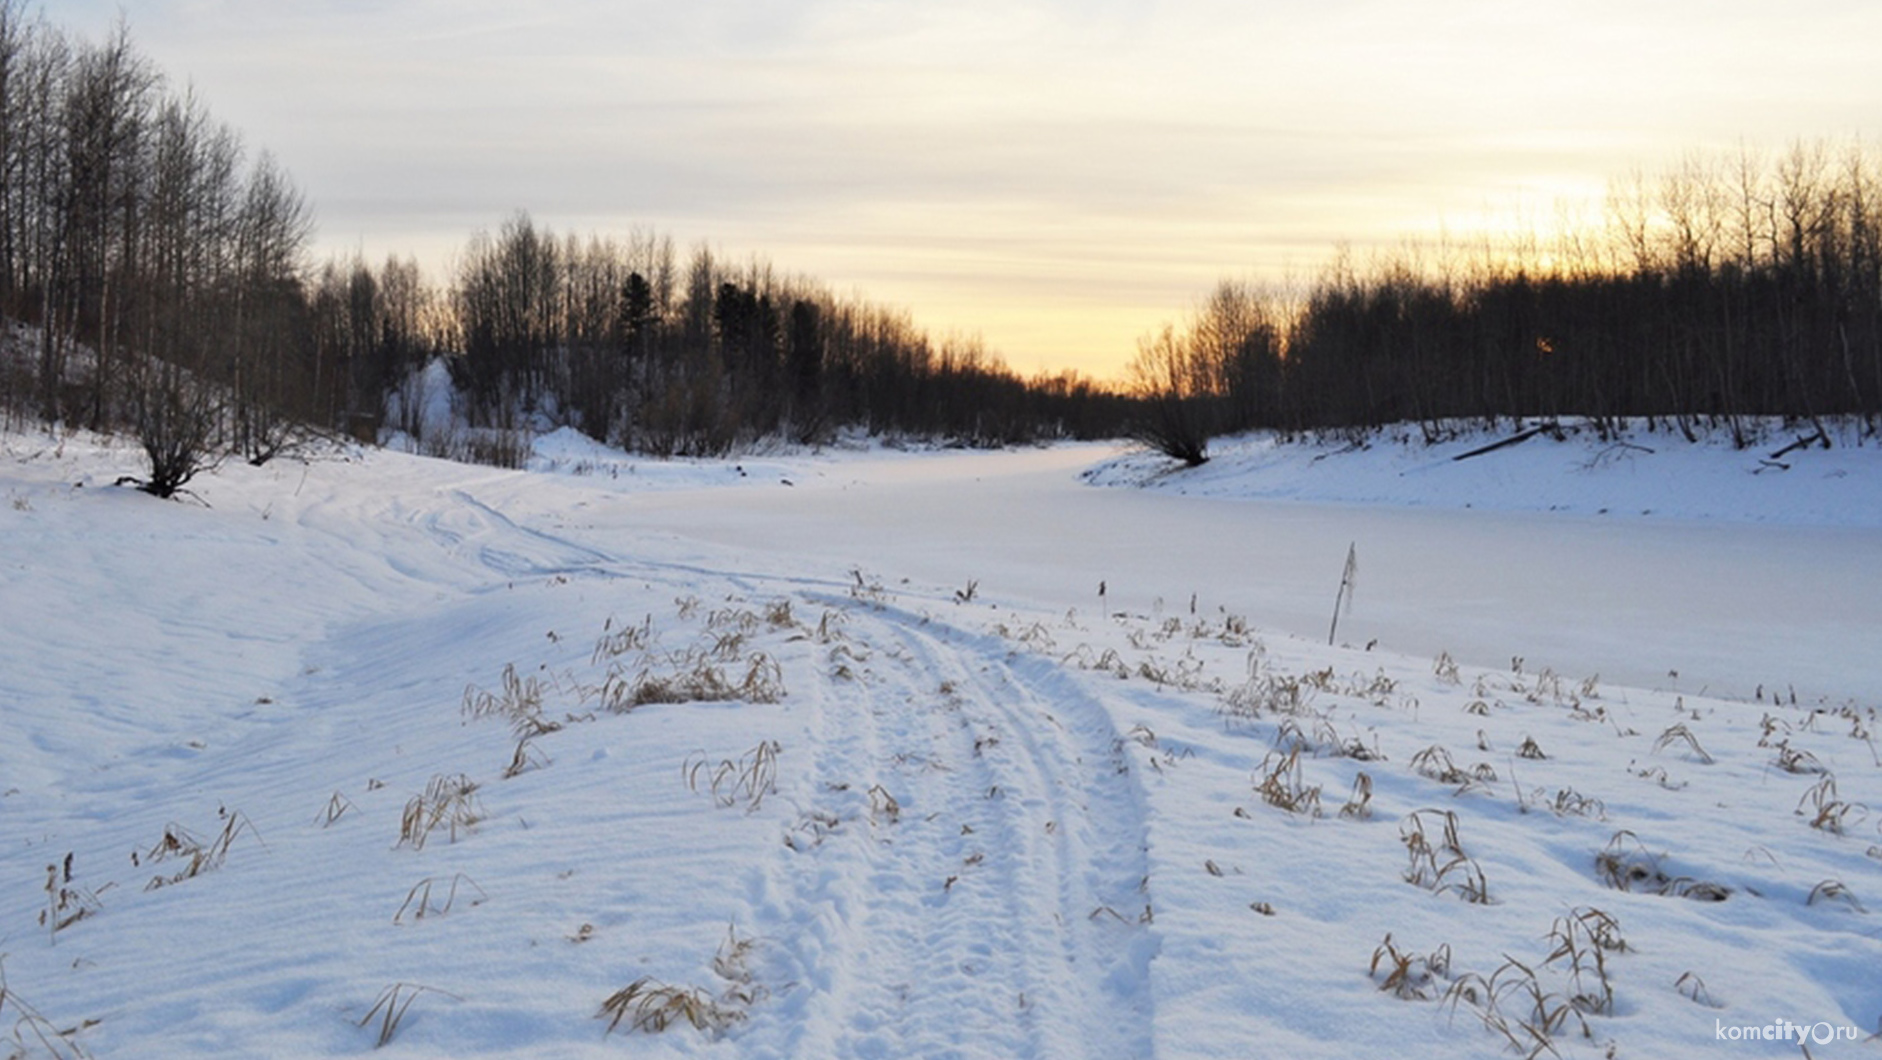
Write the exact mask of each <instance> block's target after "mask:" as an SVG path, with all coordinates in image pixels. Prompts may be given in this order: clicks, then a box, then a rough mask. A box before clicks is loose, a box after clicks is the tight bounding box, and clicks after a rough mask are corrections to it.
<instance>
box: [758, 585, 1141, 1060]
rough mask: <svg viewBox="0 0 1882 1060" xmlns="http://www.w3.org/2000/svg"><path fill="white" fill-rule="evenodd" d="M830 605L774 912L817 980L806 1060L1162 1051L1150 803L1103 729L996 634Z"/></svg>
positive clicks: (1097, 711)
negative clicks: (1154, 1017) (811, 757)
mask: <svg viewBox="0 0 1882 1060" xmlns="http://www.w3.org/2000/svg"><path fill="white" fill-rule="evenodd" d="M813 602H820V603H826V604H828V605H829V606H832V607H841V606H842V603H841V602H840V601H838V600H813ZM832 613H833V614H839V615H845V616H847V620H846V621H843V622H842V623H841V626H842V635H841V639H840V640H837V641H836V642H835V643H834V645H833V646H831V647H830V648H829V650H828V651H827V652H825V653H824V654H825V656H826V660H825V662H826V667H827V668H826V669H825V670H824V671H823V672H824V674H825V677H824V679H823V680H822V681H820V682H819V683H818V686H817V688H816V689H815V690H814V691H813V692H812V693H811V696H810V698H811V699H812V700H813V704H812V708H813V709H814V710H815V711H816V713H817V721H816V724H815V731H816V735H815V737H814V739H813V746H814V747H815V748H816V752H815V754H816V761H815V766H814V768H813V771H812V775H811V777H810V785H809V787H808V790H807V791H806V792H805V793H803V794H802V795H800V796H799V799H800V805H799V806H798V814H799V820H798V827H797V828H795V829H794V830H793V832H792V833H791V835H790V836H789V840H788V843H787V845H786V849H787V850H789V851H790V852H791V857H790V858H789V859H787V860H788V862H789V864H787V866H786V871H785V873H784V877H785V883H784V885H783V890H784V895H783V900H782V907H781V908H780V909H778V910H776V911H775V914H774V915H776V916H778V917H780V918H783V919H785V920H788V921H790V922H792V923H794V924H795V926H796V928H797V929H798V930H799V931H801V932H802V933H803V936H804V937H801V938H795V939H787V945H788V946H789V948H790V949H791V950H792V951H793V952H794V953H796V954H797V955H798V956H799V959H800V960H801V961H802V963H803V965H804V970H805V974H806V976H807V978H809V979H810V980H811V981H812V982H813V983H814V984H815V985H816V986H817V988H818V989H817V992H816V994H815V996H813V997H811V998H809V999H807V1000H806V1001H805V1002H804V1003H803V1008H804V1011H803V1020H802V1023H801V1025H800V1031H801V1035H802V1039H801V1040H800V1041H797V1042H794V1043H793V1048H792V1052H793V1054H794V1055H800V1056H831V1057H905V1056H951V1055H988V1056H992V1055H997V1056H1010V1057H1051V1056H1068V1055H1076V1056H1085V1057H1094V1058H1103V1057H1138V1056H1146V1055H1149V1053H1150V1052H1151V1048H1150V1041H1151V1022H1150V1011H1149V1006H1150V1002H1149V976H1148V963H1149V959H1150V957H1151V956H1152V955H1153V953H1154V946H1155V942H1154V934H1153V933H1152V931H1151V929H1150V928H1149V926H1148V924H1147V923H1146V922H1144V920H1143V919H1142V918H1141V917H1140V911H1141V910H1145V909H1148V908H1149V896H1148V893H1147V891H1148V882H1149V877H1148V871H1147V869H1146V867H1145V851H1146V848H1147V837H1146V832H1145V822H1144V810H1143V799H1142V793H1141V792H1140V791H1139V790H1138V789H1137V788H1136V786H1135V781H1134V779H1133V778H1132V777H1131V776H1130V773H1129V770H1127V769H1125V770H1120V769H1118V768H1117V759H1116V754H1117V751H1116V748H1117V745H1118V743H1119V741H1118V736H1117V733H1116V732H1115V731H1114V730H1113V729H1112V728H1111V724H1110V720H1109V717H1108V715H1107V714H1106V713H1105V711H1104V710H1103V709H1102V708H1101V707H1100V706H1099V705H1098V704H1097V703H1095V702H1093V701H1092V700H1090V699H1089V698H1088V697H1086V696H1084V695H1083V694H1082V693H1080V692H1079V691H1078V690H1077V689H1075V688H1073V687H1072V686H1071V685H1070V684H1069V683H1068V682H1066V681H1064V680H1062V679H1059V678H1058V677H1057V676H1056V675H1055V674H1054V673H1053V672H1052V669H1051V668H1050V667H1049V666H1042V665H1039V664H1038V663H1037V662H1036V661H1033V660H1024V659H1020V660H1015V659H1013V658H1012V655H1011V646H1010V645H1009V644H1006V643H1004V642H1002V641H999V640H996V639H994V638H990V637H988V636H986V635H984V634H972V633H968V632H965V631H963V630H960V629H958V628H953V627H950V626H947V625H945V624H944V623H942V622H940V621H937V620H932V619H929V618H925V617H919V616H916V615H913V614H910V613H908V612H905V611H901V610H899V609H895V608H892V607H886V606H875V605H868V606H864V607H862V608H860V609H858V608H854V607H852V608H849V609H846V610H841V611H834V612H832ZM802 705H803V704H800V706H802Z"/></svg>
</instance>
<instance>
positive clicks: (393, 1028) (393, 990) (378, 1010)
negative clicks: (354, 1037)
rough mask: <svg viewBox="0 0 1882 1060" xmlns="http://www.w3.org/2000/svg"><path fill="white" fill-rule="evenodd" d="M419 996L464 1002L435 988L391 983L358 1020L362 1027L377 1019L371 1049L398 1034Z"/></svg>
mask: <svg viewBox="0 0 1882 1060" xmlns="http://www.w3.org/2000/svg"><path fill="white" fill-rule="evenodd" d="M420 994H438V995H440V996H443V997H448V998H450V999H451V1000H453V1001H462V1000H464V999H463V998H461V997H458V996H457V995H456V994H452V993H449V992H447V991H444V990H439V989H438V988H436V987H431V986H420V985H418V984H416V983H405V982H399V983H393V984H392V985H391V986H388V987H386V988H385V989H384V990H381V991H379V999H378V1000H377V1001H374V1002H373V1004H372V1008H371V1009H369V1010H368V1011H367V1012H366V1015H365V1016H363V1017H361V1018H360V1021H359V1024H358V1025H359V1026H361V1027H364V1026H366V1025H367V1024H368V1023H371V1022H373V1020H374V1019H378V1021H379V1040H378V1041H376V1042H374V1043H373V1048H375V1049H378V1048H381V1047H383V1046H384V1045H385V1044H386V1043H387V1042H390V1041H391V1040H392V1036H393V1035H395V1034H397V1033H399V1024H400V1023H402V1022H404V1020H405V1013H406V1012H408V1011H409V1010H410V1009H411V1007H412V1002H414V1001H417V1000H418V996H419V995H420Z"/></svg>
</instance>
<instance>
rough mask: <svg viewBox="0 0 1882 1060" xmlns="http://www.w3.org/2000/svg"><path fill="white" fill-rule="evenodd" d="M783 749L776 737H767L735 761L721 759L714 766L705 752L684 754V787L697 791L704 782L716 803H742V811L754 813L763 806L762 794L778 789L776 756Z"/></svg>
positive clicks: (727, 804) (728, 805) (726, 804)
mask: <svg viewBox="0 0 1882 1060" xmlns="http://www.w3.org/2000/svg"><path fill="white" fill-rule="evenodd" d="M783 750H784V747H783V745H781V744H779V743H778V742H777V741H776V740H766V741H764V742H762V743H760V744H758V746H756V747H753V748H752V749H751V750H749V751H746V752H745V753H744V754H742V755H739V756H738V759H737V760H736V761H734V760H732V759H730V758H724V759H720V760H719V762H718V764H717V765H714V764H712V760H711V759H709V758H707V757H706V756H705V755H704V754H701V753H698V752H695V753H694V754H691V755H688V756H686V761H685V762H683V763H681V765H680V774H681V776H682V777H684V778H685V780H686V787H687V789H688V790H691V791H699V790H700V788H701V785H702V784H703V785H704V787H705V788H706V790H707V791H709V792H710V793H711V795H712V801H713V803H714V804H715V805H718V806H724V807H732V806H737V805H738V804H740V803H744V804H745V812H747V813H752V812H755V811H756V810H757V809H758V808H759V807H760V806H762V805H764V801H765V796H767V795H770V794H772V793H774V792H776V791H777V790H778V755H779V753H781V752H782V751H783Z"/></svg>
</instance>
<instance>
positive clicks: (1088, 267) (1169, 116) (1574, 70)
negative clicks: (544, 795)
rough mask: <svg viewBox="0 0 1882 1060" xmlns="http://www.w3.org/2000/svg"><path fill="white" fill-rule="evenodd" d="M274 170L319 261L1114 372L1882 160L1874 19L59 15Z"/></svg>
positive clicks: (671, 12) (1705, 15)
mask: <svg viewBox="0 0 1882 1060" xmlns="http://www.w3.org/2000/svg"><path fill="white" fill-rule="evenodd" d="M120 11H121V12H122V13H123V14H124V16H125V17H126V18H127V19H128V21H129V23H130V27H131V34H132V38H133V40H134V41H135V42H136V44H137V45H138V47H139V49H140V50H141V51H142V52H143V53H144V54H146V55H147V56H149V57H150V58H151V59H153V60H154V61H155V62H156V63H157V64H158V65H160V66H161V67H162V68H163V69H164V71H165V72H166V73H167V74H168V75H169V76H170V77H171V78H172V79H173V81H174V82H176V83H178V84H183V83H190V84H193V85H194V86H195V89H196V91H197V93H198V94H199V95H200V96H201V97H202V98H203V99H204V101H205V102H206V103H207V104H208V106H209V108H210V110H211V111H212V112H213V113H214V114H215V115H216V116H217V117H218V118H219V119H221V120H222V121H224V122H227V123H228V124H230V125H232V126H234V127H235V128H237V129H238V130H240V131H241V133H242V134H243V136H244V138H245V141H246V142H247V144H248V145H249V147H250V149H251V150H259V149H262V148H266V149H268V150H270V151H272V152H273V153H274V154H275V155H276V156H277V158H278V159H279V160H280V161H281V162H282V164H283V165H284V166H285V167H286V168H287V170H288V171H289V172H290V173H291V174H292V175H293V176H294V179H295V181H296V182H297V183H298V184H299V186H300V187H301V188H302V190H303V191H304V192H305V193H306V195H307V198H308V200H309V201H310V203H311V205H312V206H313V208H314V211H315V214H316V217H317V218H318V223H319V228H318V233H317V236H316V244H317V251H318V252H319V253H320V254H321V255H322V256H323V257H324V256H325V255H326V254H328V253H348V254H350V253H351V252H352V251H354V250H360V251H362V252H364V254H365V255H366V256H367V258H368V260H372V261H377V260H380V259H382V258H383V257H384V256H385V255H386V254H387V253H389V252H396V253H399V254H401V255H413V256H416V257H417V258H418V259H419V261H420V262H421V263H422V264H423V265H425V266H426V268H427V269H428V270H430V271H431V272H432V273H433V274H434V277H436V278H438V279H442V278H443V276H444V274H445V272H446V270H447V269H448V268H449V267H450V261H451V257H452V255H453V253H454V251H455V250H456V249H457V248H459V247H461V246H462V245H463V244H464V242H465V241H466V240H467V238H468V237H469V236H470V234H471V233H472V232H474V231H476V230H478V229H489V230H494V229H496V228H497V227H498V226H499V225H500V224H501V223H502V222H503V220H504V219H505V218H507V217H508V216H510V215H511V214H512V213H514V212H515V211H517V210H519V209H520V210H527V211H529V213H530V214H531V215H532V216H533V217H534V218H535V219H536V221H537V222H539V223H541V224H545V225H548V226H550V227H553V228H554V229H556V230H557V231H558V232H569V231H574V232H578V233H582V234H587V233H589V232H595V233H599V234H609V233H616V234H625V233H626V232H628V231H629V230H631V229H634V228H641V229H646V228H652V229H656V230H658V231H659V232H661V233H662V234H666V235H671V236H673V237H674V238H675V240H676V241H677V242H678V243H679V244H680V245H681V247H682V248H683V249H684V248H686V247H689V246H691V245H692V244H695V243H699V242H705V243H707V244H709V245H711V246H712V247H713V248H714V249H715V250H716V251H719V252H721V253H723V254H726V255H729V256H730V257H731V258H732V259H734V260H744V259H746V258H748V257H749V256H751V255H754V254H756V255H760V256H762V257H764V258H766V259H768V260H769V261H770V262H771V263H772V264H773V265H774V266H775V267H777V268H778V269H780V270H782V271H786V272H791V273H799V274H805V275H808V276H811V277H814V278H816V279H819V280H821V281H823V282H825V283H826V284H828V285H829V286H830V287H832V288H833V289H835V290H836V291H838V292H840V293H852V292H853V293H860V294H862V295H863V296H865V297H867V298H869V299H870V300H872V301H875V302H880V303H886V304H891V305H896V306H900V307H903V308H906V309H908V310H909V311H910V312H911V313H912V314H913V315H914V318H915V320H916V321H917V322H918V323H920V324H922V325H923V326H925V327H927V328H929V329H930V330H931V331H933V332H936V333H937V334H939V333H945V332H948V331H958V332H964V333H978V334H979V335H981V336H983V337H984V339H985V340H986V343H987V345H988V347H989V348H990V349H992V350H994V351H997V352H999V353H1001V354H1003V355H1004V356H1005V357H1006V359H1007V361H1008V362H1009V363H1010V364H1012V365H1013V367H1015V368H1017V369H1019V370H1020V371H1022V372H1032V371H1035V370H1038V369H1042V368H1045V369H1052V370H1057V369H1059V368H1064V367H1074V368H1078V369H1081V370H1083V371H1087V372H1090V373H1092V374H1097V375H1108V374H1112V373H1114V372H1115V371H1117V370H1118V368H1119V367H1120V366H1121V365H1122V364H1123V363H1124V362H1125V361H1126V360H1128V358H1129V357H1130V355H1131V353H1132V352H1133V351H1134V349H1135V348H1136V340H1137V338H1138V336H1140V335H1143V334H1146V333H1148V332H1150V331H1152V330H1153V329H1155V328H1156V327H1158V326H1159V325H1160V324H1161V323H1163V322H1165V321H1169V320H1173V319H1175V318H1177V317H1179V316H1180V315H1182V314H1183V313H1184V312H1185V311H1186V310H1187V309H1189V308H1190V307H1191V306H1192V305H1193V304H1194V303H1195V302H1196V301H1197V300H1198V299H1200V298H1201V297H1202V296H1203V295H1205V294H1206V293H1207V291H1208V289H1209V288H1210V287H1211V286H1213V285H1214V283H1215V282H1216V281H1217V280H1218V279H1221V278H1223V277H1226V276H1236V277H1257V278H1274V279H1280V278H1284V277H1288V276H1292V277H1295V278H1305V277H1310V276H1311V275H1312V274H1313V273H1314V272H1315V271H1316V270H1317V269H1318V268H1319V267H1320V266H1321V265H1323V264H1324V263H1325V262H1326V261H1327V260H1328V259H1329V258H1330V257H1331V256H1332V254H1333V251H1334V248H1335V246H1336V244H1339V243H1342V242H1344V243H1346V244H1350V245H1351V246H1352V247H1354V248H1358V249H1363V248H1366V247H1372V246H1380V245H1391V244H1394V243H1397V242H1399V241H1400V240H1403V239H1406V238H1412V237H1421V236H1425V237H1428V236H1433V235H1435V234H1436V233H1438V232H1439V231H1440V229H1441V228H1442V229H1444V230H1448V231H1451V232H1453V233H1458V232H1462V231H1468V230H1471V229H1472V228H1477V227H1481V226H1483V225H1484V224H1485V223H1486V220H1485V219H1486V218H1489V219H1491V220H1490V221H1489V222H1488V223H1510V222H1513V221H1517V220H1520V219H1523V218H1528V219H1530V220H1533V219H1534V218H1535V217H1537V216H1544V217H1545V218H1546V217H1547V216H1552V215H1553V214H1554V212H1555V208H1556V205H1555V204H1556V203H1557V202H1558V200H1564V199H1566V200H1572V201H1580V202H1591V201H1593V200H1596V199H1598V198H1599V197H1600V195H1601V194H1602V193H1603V191H1604V190H1605V188H1606V186H1607V183H1608V181H1609V180H1610V178H1616V177H1621V176H1624V175H1626V173H1627V172H1628V171H1630V170H1632V169H1636V168H1639V169H1644V170H1646V171H1647V172H1649V173H1653V172H1657V171H1659V170H1661V169H1664V168H1666V167H1668V166H1669V165H1671V164H1672V163H1673V162H1675V161H1676V160H1677V159H1678V158H1679V157H1680V156H1682V155H1684V154H1686V153H1689V152H1692V151H1736V150H1737V148H1738V146H1739V145H1740V144H1741V143H1744V144H1747V145H1749V146H1751V147H1753V148H1758V149H1764V150H1769V151H1776V150H1781V149H1782V148H1784V147H1785V146H1786V145H1787V144H1789V143H1790V142H1791V141H1792V140H1794V139H1799V138H1802V139H1807V140H1814V139H1820V138H1821V139H1830V140H1834V141H1839V142H1848V141H1851V140H1853V139H1855V138H1857V137H1863V138H1865V139H1868V140H1871V141H1872V140H1874V139H1875V138H1876V137H1878V136H1882V3H1878V2H1876V0H1787V2H1785V3H1781V4H1780V3H1773V2H1770V0H1758V2H1743V0H1676V2H1656V0H1559V2H1530V0H1444V2H1414V0H1320V2H1307V0H1297V2H1281V0H1240V2H1204V0H1165V2H1156V0H1084V2H1071V0H1006V2H1001V3H991V2H985V0H950V2H946V3H938V2H914V0H803V2H778V0H741V2H714V0H665V2H662V3H646V2H642V0H529V2H526V3H523V2H514V3H512V2H497V0H477V2H464V0H294V2H286V0H281V2H275V0H121V2H110V0H45V3H44V12H45V14H46V15H47V16H48V17H49V19H50V20H52V21H53V22H55V23H57V24H59V25H61V26H63V27H65V28H66V29H68V30H71V31H74V32H76V33H78V34H80V35H82V36H85V37H87V38H90V39H94V40H96V39H99V38H101V37H102V36H103V35H104V33H105V32H106V30H108V28H109V27H110V25H111V23H112V21H113V20H114V19H115V18H116V17H117V16H118V14H119V12H120Z"/></svg>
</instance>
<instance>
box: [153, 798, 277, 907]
mask: <svg viewBox="0 0 1882 1060" xmlns="http://www.w3.org/2000/svg"><path fill="white" fill-rule="evenodd" d="M216 813H217V815H218V816H219V817H220V818H221V819H222V830H221V831H219V832H217V833H216V837H215V838H214V839H212V840H210V841H209V842H207V843H205V842H203V841H202V839H200V838H199V837H198V836H197V835H196V834H195V833H193V832H191V831H190V830H189V829H187V828H184V827H183V826H182V825H180V824H175V823H171V824H168V825H166V826H164V830H163V837H162V838H161V839H158V840H157V842H156V843H155V844H154V845H152V846H151V848H150V850H149V851H148V852H146V853H145V855H144V860H146V861H149V862H152V863H156V862H162V861H167V860H170V859H172V858H177V859H182V860H184V861H185V862H186V864H185V865H184V866H183V868H181V869H179V870H178V871H176V872H173V873H171V874H169V875H167V876H164V875H158V876H153V877H151V880H150V882H149V883H147V884H145V885H144V889H145V890H146V891H154V890H156V889H157V888H159V887H168V886H170V885H171V884H176V883H182V882H183V881H184V880H190V879H195V878H196V877H198V876H201V875H202V874H203V873H205V872H210V871H213V870H215V869H219V868H221V867H222V863H223V862H225V861H227V860H228V858H229V848H230V847H231V846H233V845H234V844H235V840H236V838H237V837H238V836H240V835H242V834H243V833H247V834H249V835H252V836H254V837H255V841H256V842H258V843H261V833H260V832H258V831H256V830H255V824H254V822H252V821H250V820H249V819H248V815H247V814H245V813H243V812H241V811H240V810H235V811H230V810H228V809H225V808H218V809H217V810H216ZM262 846H264V847H265V846H267V844H266V843H262Z"/></svg>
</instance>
